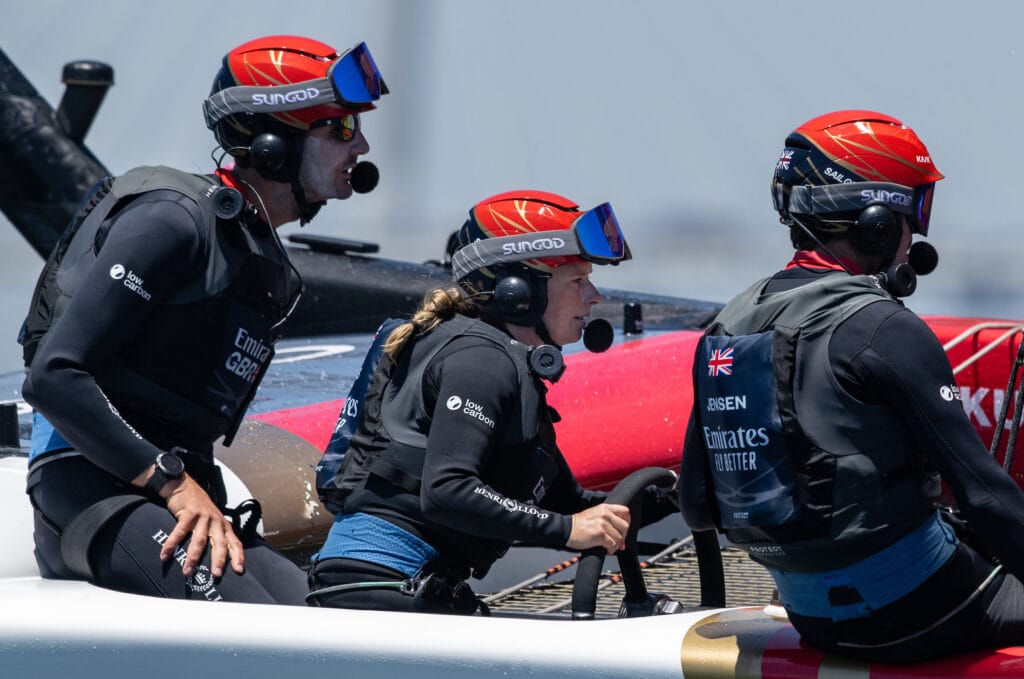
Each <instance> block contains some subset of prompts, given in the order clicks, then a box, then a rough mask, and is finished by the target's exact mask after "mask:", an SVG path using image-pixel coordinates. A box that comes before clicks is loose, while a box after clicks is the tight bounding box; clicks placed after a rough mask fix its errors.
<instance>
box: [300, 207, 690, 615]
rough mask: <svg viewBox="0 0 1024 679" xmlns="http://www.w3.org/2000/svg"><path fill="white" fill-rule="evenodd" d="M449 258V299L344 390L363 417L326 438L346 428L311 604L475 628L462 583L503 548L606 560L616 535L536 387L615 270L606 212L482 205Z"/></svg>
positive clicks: (380, 349) (621, 531)
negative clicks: (607, 268) (607, 267)
mask: <svg viewBox="0 0 1024 679" xmlns="http://www.w3.org/2000/svg"><path fill="white" fill-rule="evenodd" d="M457 246H458V247H457V250H456V251H455V253H454V255H453V257H452V270H453V278H454V280H455V281H456V282H457V286H456V287H453V288H450V289H447V290H444V289H441V290H435V291H433V292H431V293H430V294H428V295H427V297H426V299H425V301H424V304H423V306H422V307H421V308H420V310H419V311H418V312H417V313H416V315H415V316H414V317H413V318H412V320H411V321H410V322H408V323H403V324H390V325H385V326H382V328H381V330H380V331H379V332H378V337H377V340H376V341H375V342H374V348H372V349H371V353H370V357H369V358H368V360H367V362H366V364H365V366H364V374H363V376H361V380H360V381H357V385H358V384H360V382H362V383H363V384H364V385H365V386H364V387H363V388H364V389H365V391H363V392H362V393H355V390H353V393H351V394H350V395H349V401H348V402H358V403H359V404H360V407H359V409H358V410H357V411H356V410H350V409H349V408H348V407H346V413H344V414H343V416H342V417H343V420H342V421H340V422H339V430H341V429H344V428H345V425H346V418H351V419H354V420H357V421H358V428H353V427H351V426H350V425H349V426H348V428H347V430H346V431H347V435H346V436H344V437H339V438H338V439H336V440H333V441H332V442H331V444H330V445H329V446H328V449H327V452H326V453H325V456H324V461H323V462H322V463H321V465H320V468H319V469H318V478H317V486H318V490H319V491H320V493H321V497H322V499H323V500H324V503H325V505H326V506H327V507H328V508H330V509H332V510H333V511H335V512H336V518H335V522H334V525H333V527H332V528H331V531H330V533H329V535H328V537H327V541H326V543H325V544H324V546H323V547H322V548H321V550H320V552H319V553H318V554H316V555H314V557H313V567H312V570H311V572H310V585H311V588H312V590H313V591H312V593H311V594H310V601H311V603H312V604H314V605H321V606H333V607H341V608H369V609H389V610H406V611H428V612H457V613H471V612H473V611H474V610H476V608H477V606H478V604H477V600H476V598H475V596H474V595H473V593H472V591H471V590H470V589H469V587H468V586H467V585H466V584H465V582H464V580H465V579H466V578H467V577H469V575H470V574H471V573H473V574H475V575H476V576H477V577H482V575H483V574H484V573H486V572H487V570H488V569H489V568H490V566H491V565H492V564H493V563H494V561H496V560H497V559H498V558H500V557H501V556H502V555H503V554H504V553H505V552H506V551H507V550H508V548H509V546H510V545H511V544H512V543H513V542H514V541H517V540H521V541H527V542H531V543H535V544H545V545H551V546H554V547H569V548H571V549H578V550H581V549H586V548H590V547H604V548H605V549H606V550H607V551H608V553H609V554H610V553H613V552H614V551H615V550H616V549H618V548H619V547H620V546H621V544H622V542H623V539H624V536H625V535H626V531H627V529H628V527H629V519H630V517H629V510H628V508H626V507H623V506H619V505H606V504H602V502H603V500H604V495H603V494H602V493H595V492H591V491H585V490H583V489H582V488H580V486H579V484H578V483H577V482H576V479H575V477H574V476H573V474H572V471H571V470H570V469H569V467H568V465H567V464H566V462H565V459H564V458H563V457H562V454H561V452H560V451H559V450H558V447H557V445H556V443H555V431H554V427H553V426H552V422H553V419H557V416H555V415H554V413H553V411H551V410H550V408H549V407H548V406H547V404H546V402H545V398H544V393H545V391H546V388H545V386H544V385H543V383H542V382H541V379H547V380H550V381H554V380H556V379H557V378H558V377H559V376H560V375H561V367H562V362H561V354H560V353H559V352H558V348H560V347H561V345H563V344H567V343H570V342H576V341H578V340H579V339H580V337H581V335H582V333H583V329H584V326H585V325H586V323H587V320H588V317H589V315H590V311H591V308H592V307H593V305H594V304H596V303H597V302H598V301H599V300H600V298H601V295H600V293H599V292H598V291H597V289H596V288H595V287H594V285H593V284H592V283H591V282H590V273H591V270H592V269H593V265H594V264H606V263H611V264H615V263H618V262H619V261H621V260H623V259H625V258H627V257H628V249H627V248H626V246H625V240H624V239H623V237H622V232H621V230H620V228H619V225H618V221H617V220H616V219H615V215H614V213H613V212H612V210H611V206H610V205H608V204H607V203H605V204H603V205H601V206H598V207H596V208H594V209H593V210H589V211H586V212H581V211H580V210H579V208H578V206H577V205H576V204H575V203H573V202H572V201H569V200H567V199H565V198H563V197H561V196H557V195H554V194H550V193H542V192H538V191H515V192H511V193H505V194H501V195H497V196H493V197H491V198H488V199H486V200H483V201H481V202H480V203H478V204H477V205H476V206H475V207H474V208H473V209H472V210H471V211H470V218H469V220H467V221H466V223H465V225H464V226H463V227H462V229H461V230H460V231H459V234H458V243H457ZM552 345H554V346H552ZM375 352H376V355H377V356H379V363H377V364H376V369H375V370H374V369H373V365H374V356H375ZM371 370H372V379H371V378H370V375H369V374H368V373H369V372H370V371H371ZM332 458H333V462H332ZM339 458H341V461H340V462H339ZM332 464H333V465H334V466H333V468H332V467H331V465H332ZM325 468H329V469H330V471H329V473H327V474H325V475H323V476H321V474H320V473H319V472H320V471H321V470H323V469H325ZM658 500H659V498H658V497H657V496H656V494H655V493H653V492H652V493H651V494H650V497H649V498H648V504H650V505H651V509H650V511H649V512H645V519H650V520H655V519H657V518H661V517H663V516H665V515H666V514H667V513H668V512H669V511H672V510H673V508H672V507H671V506H670V508H669V509H668V510H666V508H665V503H660V504H659V502H658ZM655 505H659V506H655Z"/></svg>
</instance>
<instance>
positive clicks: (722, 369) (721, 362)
mask: <svg viewBox="0 0 1024 679" xmlns="http://www.w3.org/2000/svg"><path fill="white" fill-rule="evenodd" d="M719 375H732V347H726V348H725V349H715V350H714V351H712V352H711V357H710V358H709V359H708V376H709V377H718V376H719Z"/></svg>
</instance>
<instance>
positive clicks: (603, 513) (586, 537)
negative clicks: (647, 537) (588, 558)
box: [566, 504, 629, 554]
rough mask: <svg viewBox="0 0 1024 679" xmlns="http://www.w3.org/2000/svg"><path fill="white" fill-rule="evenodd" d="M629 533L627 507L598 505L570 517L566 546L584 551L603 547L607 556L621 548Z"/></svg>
mask: <svg viewBox="0 0 1024 679" xmlns="http://www.w3.org/2000/svg"><path fill="white" fill-rule="evenodd" d="M628 531H629V507H625V506H623V505H610V504H599V505H594V506H593V507H590V508H588V509H584V510H583V511H582V512H577V513H576V514H573V515H572V532H571V533H570V534H569V542H567V543H566V546H567V547H569V548H570V549H577V550H580V551H582V550H585V549H590V548H591V547H603V548H604V549H605V551H606V552H608V553H609V554H614V553H615V552H616V551H618V550H619V549H621V548H622V546H623V544H624V543H625V540H626V533H627V532H628Z"/></svg>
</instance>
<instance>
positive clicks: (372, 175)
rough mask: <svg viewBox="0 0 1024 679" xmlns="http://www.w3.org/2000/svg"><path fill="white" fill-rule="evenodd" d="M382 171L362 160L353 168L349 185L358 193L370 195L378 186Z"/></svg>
mask: <svg viewBox="0 0 1024 679" xmlns="http://www.w3.org/2000/svg"><path fill="white" fill-rule="evenodd" d="M379 179H380V171H379V170H377V166H376V165H374V164H373V163H371V162H370V161H368V160H361V161H359V162H358V163H356V166H355V167H353V168H352V174H351V175H350V176H349V180H348V183H349V185H351V186H352V190H353V191H355V192H356V193H369V192H370V191H373V189H374V188H376V186H377V180H379Z"/></svg>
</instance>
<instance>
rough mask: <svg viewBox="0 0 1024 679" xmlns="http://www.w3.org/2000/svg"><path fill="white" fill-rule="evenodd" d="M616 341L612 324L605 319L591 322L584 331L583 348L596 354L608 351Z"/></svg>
mask: <svg viewBox="0 0 1024 679" xmlns="http://www.w3.org/2000/svg"><path fill="white" fill-rule="evenodd" d="M614 340H615V331H614V330H613V329H612V324H611V323H609V322H608V321H606V320H604V319H603V318H595V319H593V320H591V321H590V322H589V323H587V327H585V328H584V329H583V346H585V347H586V348H587V351H593V352H594V353H595V354H599V353H601V352H602V351H607V350H608V347H610V346H611V345H612V342H613V341H614Z"/></svg>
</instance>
